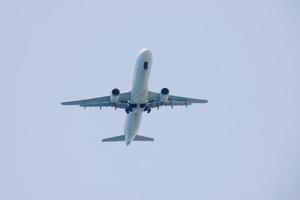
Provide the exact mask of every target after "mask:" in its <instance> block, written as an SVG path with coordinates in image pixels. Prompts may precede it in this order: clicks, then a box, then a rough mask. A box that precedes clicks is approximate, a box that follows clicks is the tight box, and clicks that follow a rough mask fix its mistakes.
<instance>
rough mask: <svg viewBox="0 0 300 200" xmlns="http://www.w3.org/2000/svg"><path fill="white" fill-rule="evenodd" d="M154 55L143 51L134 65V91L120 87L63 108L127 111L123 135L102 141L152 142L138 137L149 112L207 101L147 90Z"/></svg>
mask: <svg viewBox="0 0 300 200" xmlns="http://www.w3.org/2000/svg"><path fill="white" fill-rule="evenodd" d="M152 61H153V57H152V53H151V51H150V50H148V49H142V50H141V51H140V52H139V53H138V55H137V57H136V62H135V70H134V76H133V81H132V88H131V90H130V91H129V92H125V93H120V90H119V89H118V88H114V89H113V90H112V91H111V95H109V96H104V97H98V98H92V99H84V100H78V101H68V102H62V103H61V104H62V105H78V106H81V107H84V108H86V107H99V108H100V109H101V108H102V107H113V108H115V109H117V108H121V109H124V110H125V112H126V113H127V115H126V121H125V126H124V134H122V135H119V136H115V137H110V138H106V139H103V140H102V142H118V141H125V142H126V145H127V146H128V145H129V144H130V143H131V142H132V141H153V140H154V139H153V138H150V137H145V136H141V135H137V132H138V129H139V126H140V123H141V119H142V114H143V112H147V113H150V112H151V109H152V108H157V109H159V107H161V106H171V107H172V108H173V106H186V107H187V106H188V105H191V104H193V103H207V102H208V100H204V99H195V98H187V97H180V96H173V95H170V94H169V89H168V88H162V89H161V91H160V92H159V93H157V92H152V91H149V90H148V82H149V75H150V71H151V67H152Z"/></svg>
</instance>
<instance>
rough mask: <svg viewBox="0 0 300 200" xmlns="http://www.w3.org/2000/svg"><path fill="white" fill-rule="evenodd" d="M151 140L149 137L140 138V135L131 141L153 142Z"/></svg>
mask: <svg viewBox="0 0 300 200" xmlns="http://www.w3.org/2000/svg"><path fill="white" fill-rule="evenodd" d="M153 140H154V139H153V138H150V137H145V136H141V135H136V136H135V138H134V139H133V141H153Z"/></svg>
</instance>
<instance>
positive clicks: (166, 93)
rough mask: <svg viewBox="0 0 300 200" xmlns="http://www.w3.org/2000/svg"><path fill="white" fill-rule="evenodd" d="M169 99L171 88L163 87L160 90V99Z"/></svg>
mask: <svg viewBox="0 0 300 200" xmlns="http://www.w3.org/2000/svg"><path fill="white" fill-rule="evenodd" d="M168 99H169V89H168V88H163V89H161V91H160V101H162V102H166V101H168Z"/></svg>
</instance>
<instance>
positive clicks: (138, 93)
mask: <svg viewBox="0 0 300 200" xmlns="http://www.w3.org/2000/svg"><path fill="white" fill-rule="evenodd" d="M151 65H152V54H151V52H150V51H149V50H146V49H143V50H142V51H141V52H139V54H138V55H137V58H136V62H135V69H134V76H133V81H132V88H131V98H130V104H133V105H137V106H136V108H133V109H132V112H130V113H129V114H127V116H126V122H125V127H124V134H125V140H126V144H127V145H129V144H130V143H131V142H132V140H133V139H134V138H135V136H136V134H137V131H138V129H139V126H140V123H141V119H142V114H143V111H144V108H141V107H140V104H144V103H146V102H147V96H148V81H149V75H150V70H151Z"/></svg>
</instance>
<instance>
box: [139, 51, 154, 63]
mask: <svg viewBox="0 0 300 200" xmlns="http://www.w3.org/2000/svg"><path fill="white" fill-rule="evenodd" d="M139 57H140V58H141V59H142V60H144V61H148V62H149V61H151V60H152V53H151V51H150V50H149V49H142V50H141V51H140V52H139Z"/></svg>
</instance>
